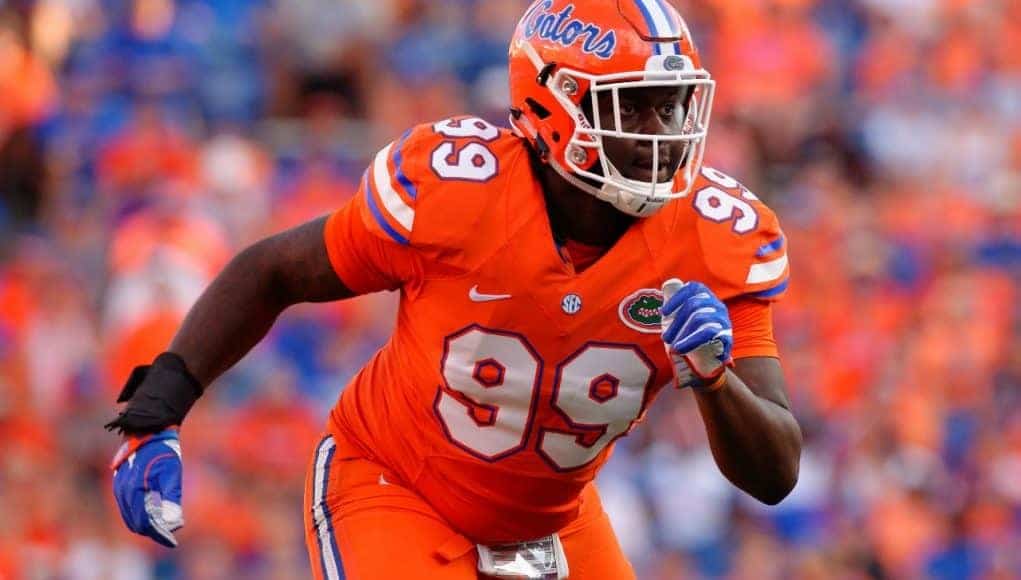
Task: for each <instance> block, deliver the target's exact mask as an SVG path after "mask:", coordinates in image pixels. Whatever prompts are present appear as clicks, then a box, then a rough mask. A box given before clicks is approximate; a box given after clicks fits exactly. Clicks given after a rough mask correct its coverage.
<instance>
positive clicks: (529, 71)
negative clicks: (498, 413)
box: [510, 0, 715, 217]
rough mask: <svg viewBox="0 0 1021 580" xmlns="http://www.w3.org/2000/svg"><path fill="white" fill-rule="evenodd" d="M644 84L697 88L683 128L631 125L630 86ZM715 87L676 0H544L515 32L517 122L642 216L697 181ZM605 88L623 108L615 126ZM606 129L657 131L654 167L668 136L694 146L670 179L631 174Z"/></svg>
mask: <svg viewBox="0 0 1021 580" xmlns="http://www.w3.org/2000/svg"><path fill="white" fill-rule="evenodd" d="M641 87H677V88H678V89H685V88H686V89H688V90H689V91H690V97H688V100H687V103H686V107H685V110H684V118H683V120H682V122H681V123H680V127H679V130H678V131H675V132H671V133H670V134H644V133H633V132H627V131H625V130H624V128H623V126H622V123H621V114H620V91H621V90H624V89H633V88H641ZM714 90H715V83H714V81H713V80H712V78H711V77H710V75H709V73H708V72H707V71H706V70H705V69H704V68H702V62H701V59H700V58H699V54H698V51H697V50H696V48H695V45H694V43H693V41H692V39H691V34H690V32H689V31H688V27H687V25H686V24H685V22H684V20H683V19H682V18H681V15H680V14H679V13H678V12H677V10H676V9H674V8H673V6H671V5H670V4H669V3H668V2H667V1H666V0H536V1H535V2H534V3H533V4H532V5H531V6H530V7H529V8H528V10H527V11H526V12H525V15H524V17H523V18H522V19H521V22H520V23H519V24H518V27H517V30H516V31H515V33H514V37H513V39H512V40H511V45H510V92H511V103H512V115H511V123H512V125H513V126H514V128H515V130H516V131H517V132H518V133H519V134H521V135H522V136H524V137H525V138H526V139H528V140H529V141H530V142H531V144H532V146H533V147H534V148H535V149H536V150H537V151H538V152H539V153H540V154H541V155H542V157H543V158H544V159H545V161H546V162H547V163H549V164H550V165H551V166H552V167H553V168H554V169H556V170H557V172H558V173H560V175H561V176H563V177H564V178H565V179H567V180H568V181H569V182H571V183H572V184H574V185H575V186H576V187H578V188H580V189H582V190H584V191H586V192H588V193H591V194H592V195H595V196H596V197H598V198H600V199H602V200H604V201H607V202H609V203H611V204H613V205H614V206H615V207H616V208H617V209H619V210H621V211H623V212H625V213H628V214H631V215H635V216H638V217H645V216H648V215H652V214H653V213H655V212H656V211H658V210H659V209H660V208H661V207H663V205H664V204H665V203H666V202H667V201H669V200H671V199H675V198H678V197H684V196H686V195H687V194H688V193H689V192H690V191H691V188H692V186H693V185H694V183H695V180H696V178H697V176H698V173H699V170H700V168H701V165H702V157H703V154H704V151H705V142H706V135H707V132H708V129H709V117H710V115H711V112H712V101H713V93H714ZM601 96H604V99H603V103H604V106H605V103H610V106H612V107H613V108H614V110H613V115H612V119H614V122H612V123H611V126H602V125H603V123H602V122H601V121H600V117H601V115H600V110H599V107H600V97H601ZM605 97H608V98H605ZM586 99H588V100H589V102H587V103H586V102H585V100H586ZM586 109H587V110H588V111H590V112H591V115H589V114H586ZM605 138H619V139H630V140H645V141H649V142H650V144H651V148H652V151H653V152H654V160H653V171H652V175H653V176H656V175H657V173H658V171H657V170H658V168H659V161H660V160H659V146H660V144H661V143H662V142H665V141H680V142H683V143H684V145H685V148H684V155H683V157H682V161H681V163H680V164H679V166H678V167H677V170H676V171H675V172H674V174H673V176H672V178H670V179H669V180H668V181H663V180H660V181H649V182H645V181H639V180H634V179H629V178H627V177H625V176H624V175H623V174H622V173H621V172H620V171H619V170H618V169H617V168H616V167H614V164H613V162H612V161H611V160H610V159H609V158H608V156H607V154H606V151H605V149H604V147H603V140H604V139H605ZM653 179H654V180H655V179H656V177H653Z"/></svg>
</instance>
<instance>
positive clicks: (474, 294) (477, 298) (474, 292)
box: [468, 286, 511, 302]
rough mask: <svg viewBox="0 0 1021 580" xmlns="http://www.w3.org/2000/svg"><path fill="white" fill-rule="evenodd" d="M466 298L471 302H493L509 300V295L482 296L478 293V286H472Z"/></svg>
mask: <svg viewBox="0 0 1021 580" xmlns="http://www.w3.org/2000/svg"><path fill="white" fill-rule="evenodd" d="M468 298H470V299H471V301H472V302H495V301H496V300H507V299H508V298H511V295H510V294H483V293H481V292H479V287H478V286H472V289H471V290H469V291H468Z"/></svg>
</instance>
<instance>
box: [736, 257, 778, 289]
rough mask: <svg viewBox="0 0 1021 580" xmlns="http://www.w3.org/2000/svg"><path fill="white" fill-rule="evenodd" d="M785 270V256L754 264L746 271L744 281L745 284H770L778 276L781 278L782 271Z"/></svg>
mask: <svg viewBox="0 0 1021 580" xmlns="http://www.w3.org/2000/svg"><path fill="white" fill-rule="evenodd" d="M786 269H787V254H784V255H783V257H781V258H779V259H777V260H773V261H771V262H763V263H762V264H754V265H753V266H752V267H751V268H749V270H748V279H747V280H745V283H747V284H762V283H763V282H772V281H773V280H776V279H777V278H779V277H780V276H783V273H784V270H786Z"/></svg>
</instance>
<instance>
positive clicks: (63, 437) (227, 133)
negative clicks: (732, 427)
mask: <svg viewBox="0 0 1021 580" xmlns="http://www.w3.org/2000/svg"><path fill="white" fill-rule="evenodd" d="M676 4H677V6H678V7H679V8H680V9H681V10H682V13H683V14H685V15H686V17H687V18H688V19H689V22H690V25H691V27H692V29H693V31H694V33H695V35H696V39H697V40H698V42H699V44H700V46H701V48H702V50H703V52H704V54H705V56H706V60H707V63H708V66H709V68H710V70H711V71H712V72H713V74H714V76H715V77H716V78H717V80H718V81H719V97H718V102H717V106H716V110H715V116H714V118H713V128H712V131H711V134H710V142H709V150H708V160H709V163H711V164H713V165H714V166H717V167H720V168H722V169H723V170H725V171H727V172H728V173H731V174H733V175H735V176H738V177H739V178H740V179H741V180H742V181H744V182H745V183H746V184H747V185H748V186H749V187H750V188H751V189H753V190H754V191H756V192H758V193H759V194H760V195H761V196H762V197H763V198H764V199H766V200H767V201H768V202H769V203H770V204H771V205H772V206H773V207H774V208H775V209H776V210H777V212H778V213H779V214H780V216H781V218H782V220H783V223H784V225H785V229H786V232H787V234H788V236H789V239H790V247H791V256H792V261H793V272H794V282H793V285H792V288H791V292H790V294H789V297H788V298H787V299H786V300H785V301H784V302H783V303H782V304H781V305H780V306H779V308H778V310H777V313H776V318H777V325H776V330H777V335H778V338H779V341H780V343H781V346H782V352H783V355H784V361H785V366H786V370H787V373H788V376H789V382H790V389H791V391H792V394H793V399H794V404H795V409H796V414H797V416H798V417H799V418H800V420H801V424H802V426H803V428H804V431H805V451H804V458H803V461H802V467H801V480H800V483H799V485H798V488H797V489H796V491H795V492H794V494H793V495H792V496H791V497H790V498H789V499H788V500H787V501H786V502H785V503H784V504H782V505H781V506H779V507H776V508H769V509H767V508H763V507H760V506H757V505H753V503H752V502H750V501H749V500H747V499H746V498H744V497H740V496H739V495H738V494H737V493H736V492H735V491H734V490H733V489H732V488H731V487H730V486H729V485H728V484H727V483H726V482H725V481H724V480H723V479H722V477H721V476H720V475H719V474H718V473H717V470H716V468H715V467H714V465H713V463H712V460H711V457H710V455H709V453H708V452H707V449H706V443H705V439H704V435H703V433H702V427H701V425H700V421H699V419H698V414H697V410H696V409H695V407H694V405H693V403H692V398H691V396H690V395H689V394H675V395H672V396H665V397H662V398H660V400H659V401H657V404H656V406H655V409H654V411H653V413H652V414H651V417H650V420H649V421H648V422H647V424H646V425H645V426H643V427H642V428H640V429H639V430H638V431H637V432H636V433H635V434H634V435H633V436H631V437H629V438H628V439H626V440H623V441H622V443H621V444H619V445H618V448H617V452H616V455H615V457H614V459H613V460H612V461H611V463H610V465H609V466H608V467H607V468H606V469H605V473H604V474H603V475H602V478H601V482H602V492H603V495H604V497H605V501H606V505H607V507H608V509H609V510H610V511H611V513H612V514H613V519H614V523H615V525H616V527H617V529H618V530H619V535H620V538H621V540H622V542H623V544H624V546H625V548H626V550H627V552H628V554H629V555H630V556H631V558H632V560H633V562H634V563H635V565H636V567H637V569H638V570H639V575H640V577H641V578H650V579H656V578H680V577H689V578H698V577H706V578H738V579H744V578H748V579H769V578H842V579H843V578H847V579H850V578H921V577H932V578H962V579H963V578H987V579H1007V578H1017V577H1021V337H1019V332H1018V330H1019V328H1021V327H1019V320H1018V316H1017V312H1018V309H1017V306H1016V304H1018V303H1019V302H1018V300H1017V295H1016V294H1017V281H1018V275H1019V273H1021V206H1019V201H1021V2H1017V1H1015V0H973V1H969V0H702V1H693V0H679V1H677V2H676ZM523 6H524V4H523V3H522V2H521V1H517V0H487V1H480V0H474V1H473V0H445V1H440V0H436V1H431V2H430V1H426V0H372V1H368V0H177V1H174V0H40V1H37V2H32V1H27V0H22V1H14V0H4V1H0V231H2V234H0V578H2V579H4V580H6V579H16V578H18V579H20V578H28V579H44V578H69V579H86V578H97V579H99V578H103V579H117V580H119V579H128V578H146V577H156V578H196V579H199V578H267V579H268V578H297V577H304V576H305V575H306V574H307V566H308V564H307V562H306V554H305V548H304V546H303V540H302V533H301V529H300V526H301V518H300V510H301V507H300V505H301V490H302V481H303V477H304V470H305V465H306V461H307V459H308V456H309V452H310V450H311V446H312V444H313V439H314V438H315V437H316V435H317V434H318V432H319V430H320V428H321V427H322V425H323V420H324V416H325V414H326V412H327V410H328V409H329V407H330V406H331V404H332V403H333V401H334V400H335V398H336V396H337V394H338V392H339V391H340V389H341V388H342V386H343V385H344V383H345V381H346V379H347V378H348V377H349V376H350V375H351V374H352V373H353V372H354V371H355V370H356V368H357V367H358V365H359V364H360V362H361V361H362V360H364V359H365V358H366V357H367V356H368V355H369V354H370V353H371V352H372V351H373V349H375V348H376V347H377V345H379V344H380V343H381V342H382V341H383V340H385V338H386V336H387V334H388V332H389V328H390V325H391V324H392V320H393V315H392V312H393V304H394V303H393V298H392V297H390V296H373V297H368V298H363V299H359V300H358V301H354V302H350V303H344V304H336V305H329V306H318V307H301V308H296V309H294V310H293V311H289V312H288V313H286V315H285V316H284V317H283V319H282V320H281V321H280V322H279V323H278V324H277V326H276V327H275V329H274V330H273V332H272V334H271V336H270V337H269V338H268V339H267V340H266V341H265V342H264V343H263V344H262V345H261V346H260V347H258V349H257V350H256V351H255V352H253V354H252V355H250V356H249V357H248V358H247V359H246V360H245V361H244V362H243V363H242V364H241V365H240V366H239V367H238V368H237V369H236V370H235V371H233V372H231V373H230V374H229V375H228V376H226V377H225V378H224V379H223V380H221V381H220V382H219V386H218V387H217V388H215V389H214V390H212V391H211V392H210V393H209V394H207V396H205V397H204V398H203V399H202V400H201V401H200V403H199V404H198V405H197V407H196V409H195V411H194V412H193V413H192V415H191V416H190V418H189V420H188V422H187V425H186V428H185V429H184V433H183V443H184V451H185V457H186V481H185V507H186V518H187V526H186V528H185V529H184V530H183V531H182V532H181V533H180V538H181V539H182V540H183V547H182V548H181V549H179V550H176V551H167V550H163V549H159V548H157V547H156V546H155V545H154V544H152V543H149V542H148V541H147V540H143V539H140V538H137V537H134V536H132V535H130V534H129V533H128V532H126V531H125V529H124V528H123V526H122V524H121V522H120V519H119V517H118V516H117V513H116V510H115V508H114V507H113V503H112V501H111V498H110V492H109V487H110V485H109V479H110V473H109V471H108V468H107V463H108V460H109V457H110V455H111V453H112V452H113V451H114V449H115V448H116V446H117V444H118V441H117V438H116V437H115V436H113V435H111V434H109V433H106V432H105V431H103V430H102V429H101V428H100V426H101V424H102V423H103V422H104V421H105V420H107V419H109V418H110V416H111V413H112V412H113V405H112V400H113V398H114V396H115V393H116V391H117V390H118V388H119V385H120V384H121V382H122V380H123V379H124V377H125V376H126V374H127V372H128V370H129V369H130V368H131V366H132V365H134V364H136V363H139V362H144V361H147V360H148V359H149V358H150V357H151V355H152V354H154V353H156V352H158V351H159V350H161V348H162V347H163V346H164V345H165V344H166V343H167V342H168V341H169V338H170V336H171V334H172V332H173V329H174V327H175V325H176V323H177V322H178V321H179V319H180V318H181V316H182V313H183V312H184V310H185V308H186V307H187V306H188V305H189V304H190V303H191V302H192V301H193V300H194V299H195V297H196V295H197V293H198V292H199V290H200V289H201V288H202V287H203V285H204V284H206V283H207V282H208V281H209V280H210V278H211V276H212V275H213V274H214V273H215V272H216V271H217V269H218V268H220V267H221V266H222V265H223V264H224V263H225V261H226V260H227V259H228V258H229V257H230V256H231V255H232V253H233V252H234V251H236V250H237V249H239V248H241V247H242V246H243V245H245V244H247V243H250V242H252V241H254V240H256V239H258V238H260V237H261V236H265V235H267V234H269V233H271V232H275V231H278V230H280V229H281V228H285V227H288V226H291V225H295V224H297V223H300V222H303V221H305V220H307V219H309V218H312V217H314V216H317V215H319V214H322V213H325V212H328V211H329V210H331V209H333V208H336V207H338V206H339V205H340V204H342V203H343V202H344V200H345V199H346V198H348V197H349V196H350V195H352V194H353V192H354V190H355V184H356V182H357V178H358V176H359V175H360V173H361V171H362V169H363V168H364V166H365V164H366V162H367V160H368V159H369V156H370V155H371V153H372V152H373V151H374V150H375V149H376V148H377V147H379V146H381V145H383V144H385V143H386V142H387V141H389V140H390V139H392V138H393V137H394V136H396V135H399V134H400V133H401V132H403V131H404V129H405V128H407V127H409V126H411V125H413V124H417V123H419V122H423V121H430V120H437V119H440V118H443V117H445V116H446V115H448V114H452V113H463V112H474V113H479V114H482V115H484V116H485V117H487V118H489V119H492V120H494V121H502V120H503V118H504V111H505V108H506V106H507V103H506V101H505V99H506V81H505V71H504V66H505V64H504V63H505V51H506V43H507V39H508V37H509V35H510V32H511V30H512V27H513V25H514V23H515V21H516V18H517V17H518V15H519V13H520V11H521V9H522V8H523ZM409 428H412V427H411V426H409Z"/></svg>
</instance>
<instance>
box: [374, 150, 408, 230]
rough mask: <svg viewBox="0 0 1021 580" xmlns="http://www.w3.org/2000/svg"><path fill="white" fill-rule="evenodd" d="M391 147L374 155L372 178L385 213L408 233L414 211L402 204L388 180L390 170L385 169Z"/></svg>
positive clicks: (402, 201)
mask: <svg viewBox="0 0 1021 580" xmlns="http://www.w3.org/2000/svg"><path fill="white" fill-rule="evenodd" d="M393 147H394V144H393V143H391V144H389V145H387V146H386V148H385V149H383V150H382V151H380V152H379V153H378V154H377V155H376V160H375V161H374V162H373V163H372V176H373V180H374V181H375V182H376V191H377V192H378V193H379V198H380V199H381V200H383V206H384V207H386V211H387V212H389V213H390V215H391V216H393V218H394V219H395V220H397V223H399V224H401V225H402V226H404V229H406V230H408V231H409V232H410V231H411V229H412V226H413V225H415V210H413V209H412V208H411V207H410V206H408V204H406V203H404V200H403V199H402V198H401V196H400V195H399V194H398V193H397V190H395V189H394V186H393V183H392V181H391V179H390V169H389V168H388V167H387V160H388V159H390V151H392V150H393Z"/></svg>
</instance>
